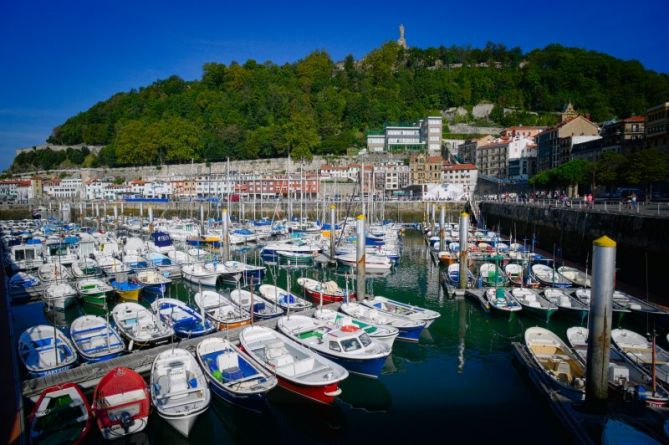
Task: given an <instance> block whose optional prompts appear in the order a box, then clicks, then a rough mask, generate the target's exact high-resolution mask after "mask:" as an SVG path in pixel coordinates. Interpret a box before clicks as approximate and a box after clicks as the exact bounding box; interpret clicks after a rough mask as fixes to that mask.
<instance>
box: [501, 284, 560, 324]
mask: <svg viewBox="0 0 669 445" xmlns="http://www.w3.org/2000/svg"><path fill="white" fill-rule="evenodd" d="M511 295H513V298H515V299H516V301H517V302H518V303H520V305H521V306H522V307H523V313H524V312H525V311H527V312H528V313H530V314H534V315H536V316H537V317H539V318H540V319H542V320H545V321H546V323H548V322H549V321H550V319H551V316H552V315H553V314H554V313H555V312H557V310H558V307H557V305H556V304H555V303H552V302H550V301H548V300H547V299H545V298H544V297H542V296H541V295H540V294H539V292H537V291H535V290H534V289H528V288H526V287H514V288H513V289H511Z"/></svg>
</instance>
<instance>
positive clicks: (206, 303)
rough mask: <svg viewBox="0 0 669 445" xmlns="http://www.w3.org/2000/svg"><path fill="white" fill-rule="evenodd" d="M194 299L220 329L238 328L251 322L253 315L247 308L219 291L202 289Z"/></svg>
mask: <svg viewBox="0 0 669 445" xmlns="http://www.w3.org/2000/svg"><path fill="white" fill-rule="evenodd" d="M193 300H195V304H196V305H197V306H198V307H199V308H200V310H203V311H204V312H205V313H206V317H207V318H208V319H209V320H211V321H212V322H213V323H214V324H215V325H216V326H218V329H220V330H224V329H232V328H238V327H241V326H245V325H247V324H249V323H250V322H251V315H249V313H248V312H247V311H246V310H244V309H242V308H240V307H239V306H238V305H236V304H233V303H232V301H230V300H229V299H228V297H226V296H224V295H222V294H220V293H218V292H214V291H211V290H204V291H200V292H198V293H196V294H195V296H194V297H193Z"/></svg>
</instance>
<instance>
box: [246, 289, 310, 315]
mask: <svg viewBox="0 0 669 445" xmlns="http://www.w3.org/2000/svg"><path fill="white" fill-rule="evenodd" d="M258 292H260V295H262V296H263V298H265V299H266V300H269V301H270V302H272V303H275V304H277V305H279V306H280V307H281V308H282V309H284V310H290V311H295V310H298V311H299V310H302V309H306V308H309V307H311V303H310V302H308V301H307V300H305V299H303V298H300V297H298V296H297V295H295V294H293V293H290V292H288V291H286V290H285V289H281V288H280V287H277V286H274V285H271V284H263V285H262V286H260V288H259V289H258Z"/></svg>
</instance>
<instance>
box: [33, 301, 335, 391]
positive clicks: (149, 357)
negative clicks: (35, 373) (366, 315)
mask: <svg viewBox="0 0 669 445" xmlns="http://www.w3.org/2000/svg"><path fill="white" fill-rule="evenodd" d="M339 305H340V303H331V304H328V305H324V306H323V307H324V308H327V309H332V310H335V311H336V310H338V309H339ZM317 307H318V306H314V307H312V308H309V309H305V310H303V311H299V312H295V313H296V314H300V315H306V316H311V315H312V314H313V313H314V312H315V311H316V309H317ZM291 314H292V312H291ZM277 321H278V318H273V319H271V320H263V321H257V322H254V323H253V325H254V326H266V327H269V328H272V329H274V328H276V325H277ZM245 327H246V326H245ZM245 327H240V328H235V329H230V330H227V331H216V332H214V333H212V334H209V335H205V336H202V337H196V338H191V339H175V340H174V342H173V343H168V344H164V345H160V346H156V347H153V348H148V349H139V350H136V351H133V352H131V353H129V354H125V355H122V356H120V357H116V358H113V359H111V360H106V361H103V362H97V363H83V364H80V365H79V366H77V367H76V368H72V369H69V370H67V371H63V372H59V373H56V374H51V375H48V376H45V377H38V378H34V379H28V380H25V381H24V382H23V385H22V389H21V390H22V393H23V397H25V398H28V399H31V400H33V401H35V400H36V399H37V397H38V396H39V395H40V393H41V392H42V391H44V390H45V389H46V388H48V387H50V386H53V385H59V384H62V383H67V382H72V383H76V384H78V385H79V386H81V388H82V389H83V390H84V392H89V391H92V390H93V388H95V386H96V385H97V384H98V381H100V379H101V378H102V377H103V376H104V375H105V374H106V373H108V372H109V371H111V370H112V369H114V368H118V367H119V366H122V367H126V368H131V369H133V370H135V371H136V372H138V373H139V374H141V375H142V376H144V377H147V376H148V375H149V373H150V372H151V366H152V365H153V361H154V360H155V358H156V356H157V355H158V354H160V353H161V352H163V351H166V350H168V349H170V348H172V347H173V346H175V347H178V348H182V349H186V350H188V351H190V352H194V351H195V348H196V346H197V345H198V344H199V343H200V342H201V341H202V340H203V339H205V338H213V337H219V338H227V339H228V340H230V341H231V342H233V343H235V344H238V343H239V333H240V332H241V331H242V330H243V329H244V328H245Z"/></svg>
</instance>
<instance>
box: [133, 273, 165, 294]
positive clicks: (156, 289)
mask: <svg viewBox="0 0 669 445" xmlns="http://www.w3.org/2000/svg"><path fill="white" fill-rule="evenodd" d="M137 282H138V283H139V284H141V285H142V288H143V289H144V292H147V293H149V294H151V295H154V296H161V297H162V296H164V295H165V289H166V288H167V285H168V284H170V283H171V282H172V280H170V279H169V278H167V277H166V276H164V275H163V274H162V273H160V272H158V271H157V270H152V269H147V270H143V271H141V272H138V273H137Z"/></svg>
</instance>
